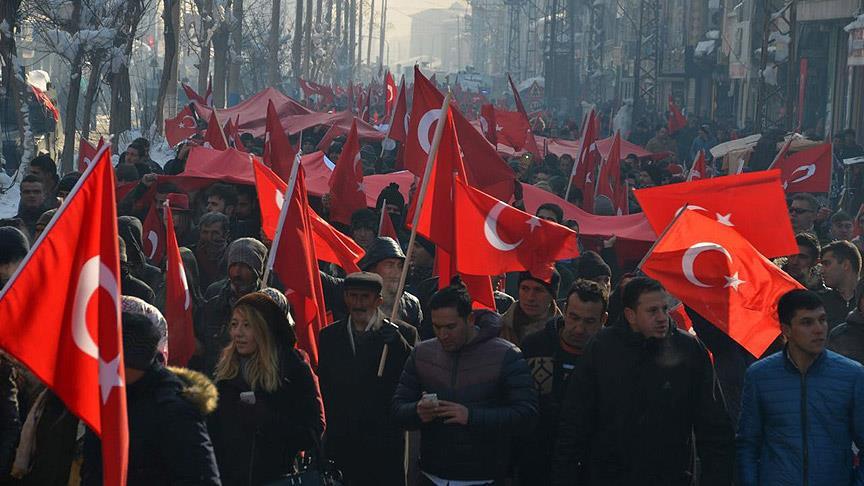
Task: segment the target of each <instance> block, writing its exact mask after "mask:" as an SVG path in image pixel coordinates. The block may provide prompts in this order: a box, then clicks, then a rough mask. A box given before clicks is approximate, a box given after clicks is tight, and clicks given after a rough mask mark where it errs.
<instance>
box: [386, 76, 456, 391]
mask: <svg viewBox="0 0 864 486" xmlns="http://www.w3.org/2000/svg"><path fill="white" fill-rule="evenodd" d="M452 96H453V94H452V92H451V91H450V90H449V89H448V90H447V96H445V97H444V103H443V104H442V105H441V114H440V115H439V116H438V125H437V126H436V127H435V136H434V137H433V138H432V146H431V147H430V148H429V156H428V157H427V158H426V169H425V170H424V171H423V181H422V182H421V183H420V193H419V194H418V195H417V205H416V207H415V208H414V218H413V219H412V220H411V238H410V239H409V240H408V251H407V253H406V254H405V264H404V265H403V266H402V276H401V277H399V287H398V288H397V290H396V299H395V300H394V302H393V310H392V312H390V320H391V321H394V320H396V315H397V314H399V303H400V301H401V300H402V293H403V291H404V290H405V281H406V280H407V279H408V267H409V263H410V262H411V257H412V256H413V255H414V241H415V240H416V239H417V224H418V223H419V222H420V212H421V211H422V209H423V200H424V199H426V189H427V186H428V185H429V176H430V174H431V173H432V165H433V164H434V162H435V156H436V155H438V146H439V145H441V136H442V135H443V134H444V125H445V124H446V123H447V113H448V112H449V107H450V98H451V97H452ZM388 349H389V346H384V349H383V350H382V351H381V360H380V361H379V362H378V377H379V378H380V377H381V376H383V375H384V364H385V362H386V361H387V350H388Z"/></svg>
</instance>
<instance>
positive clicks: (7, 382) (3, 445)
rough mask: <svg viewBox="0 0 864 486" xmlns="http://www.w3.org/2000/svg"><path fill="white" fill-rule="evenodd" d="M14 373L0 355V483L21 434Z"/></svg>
mask: <svg viewBox="0 0 864 486" xmlns="http://www.w3.org/2000/svg"><path fill="white" fill-rule="evenodd" d="M16 374H17V370H16V369H15V367H14V366H13V365H12V362H11V361H10V360H9V359H7V358H6V357H0V484H2V483H4V482H5V481H6V480H7V479H8V478H9V472H10V470H11V468H12V460H13V459H15V447H16V446H17V444H18V436H19V435H20V434H21V421H20V420H19V416H18V386H17V385H16V382H15V379H16Z"/></svg>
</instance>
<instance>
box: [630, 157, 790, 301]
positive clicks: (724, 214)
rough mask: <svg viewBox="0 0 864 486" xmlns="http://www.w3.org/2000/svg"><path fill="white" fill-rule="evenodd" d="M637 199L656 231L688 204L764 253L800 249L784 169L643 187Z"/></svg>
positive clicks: (779, 253) (659, 230)
mask: <svg viewBox="0 0 864 486" xmlns="http://www.w3.org/2000/svg"><path fill="white" fill-rule="evenodd" d="M636 199H638V200H639V205H640V206H642V211H643V212H644V213H645V216H646V217H647V218H648V222H649V223H651V226H652V227H653V228H654V231H655V232H656V233H657V234H660V232H662V231H663V228H665V227H666V225H668V224H669V222H670V221H672V219H673V218H674V217H675V214H676V213H677V212H678V211H679V210H680V209H681V207H682V206H684V205H685V204H687V205H688V207H689V208H690V209H693V210H696V211H700V212H702V213H703V214H706V215H708V216H709V217H711V218H714V219H716V220H717V221H718V222H719V223H722V224H724V225H726V226H729V227H731V228H733V229H735V230H737V231H738V232H739V233H741V236H743V237H744V238H747V239H748V240H749V241H750V243H752V244H753V246H755V247H756V249H757V250H759V251H760V252H761V253H762V254H763V255H766V256H768V257H771V258H775V257H780V256H785V255H793V254H795V253H797V252H798V244H797V243H796V242H795V234H794V233H793V232H792V223H791V222H790V221H789V212H788V209H787V207H786V194H784V192H783V186H781V185H780V171H779V170H772V171H761V172H752V173H749V174H741V175H731V176H723V177H715V178H713V179H704V180H701V181H693V182H682V183H680V184H670V185H668V186H659V187H651V188H647V189H639V190H637V191H636ZM691 307H692V306H691Z"/></svg>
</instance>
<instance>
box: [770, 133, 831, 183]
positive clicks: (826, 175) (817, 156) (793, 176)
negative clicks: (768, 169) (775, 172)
mask: <svg viewBox="0 0 864 486" xmlns="http://www.w3.org/2000/svg"><path fill="white" fill-rule="evenodd" d="M832 163H833V154H832V153H831V144H830V143H823V144H820V145H816V146H815V147H810V148H807V149H804V150H802V151H800V152H795V153H793V154H792V155H786V156H784V157H780V158H779V159H778V160H777V163H776V164H775V165H774V168H777V169H780V174H781V175H780V178H781V180H782V181H783V188H784V189H786V192H787V193H793V192H828V191H829V190H830V189H831V166H832V165H833V164H832Z"/></svg>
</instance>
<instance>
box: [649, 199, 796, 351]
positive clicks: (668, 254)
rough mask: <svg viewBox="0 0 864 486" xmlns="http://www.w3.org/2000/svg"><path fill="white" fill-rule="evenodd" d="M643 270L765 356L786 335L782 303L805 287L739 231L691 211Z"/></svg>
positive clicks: (669, 233) (687, 211)
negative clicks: (781, 317)
mask: <svg viewBox="0 0 864 486" xmlns="http://www.w3.org/2000/svg"><path fill="white" fill-rule="evenodd" d="M642 271H643V272H645V273H646V274H648V275H650V276H651V277H653V278H655V279H657V280H659V281H660V282H661V283H662V284H663V285H664V286H665V287H666V289H667V290H668V291H669V292H671V293H672V294H673V295H674V296H676V297H678V298H679V299H681V301H682V302H684V304H686V305H687V306H688V307H690V308H692V309H693V310H694V311H696V312H698V313H699V315H701V316H703V317H705V318H706V319H707V320H708V321H710V322H711V323H712V324H714V325H715V326H717V328H719V329H720V330H722V331H723V332H725V333H726V334H727V335H729V337H730V338H732V339H733V340H735V342H737V343H738V344H740V345H741V346H743V347H744V348H745V349H747V351H749V352H750V353H751V354H753V356H756V357H759V356H761V355H762V353H764V352H765V350H766V349H768V346H770V345H771V343H772V342H773V341H774V340H775V339H776V338H777V336H778V335H779V334H780V323H779V322H778V321H777V301H778V300H779V299H780V296H782V295H783V294H785V293H786V292H789V291H790V290H794V289H800V288H803V287H801V285H800V284H799V283H798V282H796V281H795V279H793V278H792V277H790V276H789V275H787V274H786V273H784V272H783V271H782V270H780V269H779V268H778V267H777V266H776V265H774V264H773V263H771V262H770V261H769V260H768V259H767V258H765V257H764V256H762V254H760V253H759V251H758V250H757V249H756V248H754V246H753V245H751V244H750V242H748V241H747V240H746V239H744V237H743V236H742V235H741V234H739V233H738V232H737V231H735V229H734V228H731V227H729V226H726V225H724V224H721V223H718V222H717V221H716V220H715V219H713V218H710V217H706V216H703V215H702V214H700V212H697V211H692V210H685V211H684V213H683V214H681V216H680V217H679V218H678V219H677V220H676V221H675V222H674V223H673V224H672V226H671V227H670V228H669V229H668V231H667V232H666V234H665V235H663V237H662V238H661V239H660V240H659V241H658V242H657V244H656V245H655V246H654V249H653V250H652V252H651V254H650V255H649V256H648V258H647V259H646V260H645V262H644V263H643V264H642Z"/></svg>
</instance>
